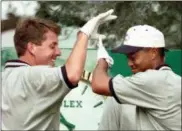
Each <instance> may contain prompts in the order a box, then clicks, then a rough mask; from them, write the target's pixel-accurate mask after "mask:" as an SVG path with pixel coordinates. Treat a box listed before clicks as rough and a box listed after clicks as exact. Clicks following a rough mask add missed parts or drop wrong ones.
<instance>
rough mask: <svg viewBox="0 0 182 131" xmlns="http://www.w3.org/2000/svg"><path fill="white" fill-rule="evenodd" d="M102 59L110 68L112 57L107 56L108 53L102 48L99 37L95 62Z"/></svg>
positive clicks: (112, 61) (112, 62)
mask: <svg viewBox="0 0 182 131" xmlns="http://www.w3.org/2000/svg"><path fill="white" fill-rule="evenodd" d="M102 58H104V59H105V60H106V62H107V63H108V65H109V67H111V66H112V65H113V64H114V60H113V59H112V57H110V56H109V54H108V52H107V51H106V49H105V47H104V46H103V43H102V37H99V43H98V50H97V62H98V61H99V59H102Z"/></svg>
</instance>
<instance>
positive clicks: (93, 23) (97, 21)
mask: <svg viewBox="0 0 182 131" xmlns="http://www.w3.org/2000/svg"><path fill="white" fill-rule="evenodd" d="M113 12H114V10H113V9H111V10H109V11H107V12H105V13H101V14H99V15H97V16H96V17H93V18H92V19H91V20H89V21H88V22H87V23H86V24H85V25H84V26H83V27H82V28H81V29H80V31H81V32H83V33H85V34H86V35H87V36H88V37H91V39H98V38H99V37H102V38H103V39H104V38H105V35H102V34H98V33H97V31H98V27H99V25H101V24H103V23H105V22H106V21H109V20H113V19H116V18H117V16H115V15H111V14H112V13H113Z"/></svg>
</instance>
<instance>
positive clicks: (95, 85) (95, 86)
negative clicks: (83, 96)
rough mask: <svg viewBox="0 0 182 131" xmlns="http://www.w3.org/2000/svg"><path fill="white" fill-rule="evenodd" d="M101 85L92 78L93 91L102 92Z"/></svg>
mask: <svg viewBox="0 0 182 131" xmlns="http://www.w3.org/2000/svg"><path fill="white" fill-rule="evenodd" d="M99 87H100V85H99V84H98V82H96V81H95V80H92V82H91V88H92V91H93V92H94V93H96V94H100V91H99V90H100V88H99Z"/></svg>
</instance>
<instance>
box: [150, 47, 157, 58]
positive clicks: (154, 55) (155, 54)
mask: <svg viewBox="0 0 182 131" xmlns="http://www.w3.org/2000/svg"><path fill="white" fill-rule="evenodd" d="M151 53H152V60H153V59H155V58H156V56H157V49H156V48H152V49H151Z"/></svg>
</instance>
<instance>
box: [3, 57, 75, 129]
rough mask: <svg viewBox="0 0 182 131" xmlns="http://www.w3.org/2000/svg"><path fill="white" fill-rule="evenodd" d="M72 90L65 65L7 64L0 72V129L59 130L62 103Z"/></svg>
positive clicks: (13, 61) (15, 61) (10, 62)
mask: <svg viewBox="0 0 182 131" xmlns="http://www.w3.org/2000/svg"><path fill="white" fill-rule="evenodd" d="M76 86H77V85H76ZM74 87H75V86H73V85H72V84H71V82H70V81H69V80H68V78H67V73H66V68H65V66H63V67H49V66H29V65H28V64H27V63H25V62H23V61H20V60H10V61H8V62H6V64H5V70H4V72H3V73H2V126H3V127H2V129H4V130H5V129H8V130H59V125H60V122H59V116H60V106H61V102H62V100H63V99H64V97H65V95H66V94H68V92H69V91H70V90H71V89H72V88H74Z"/></svg>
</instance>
